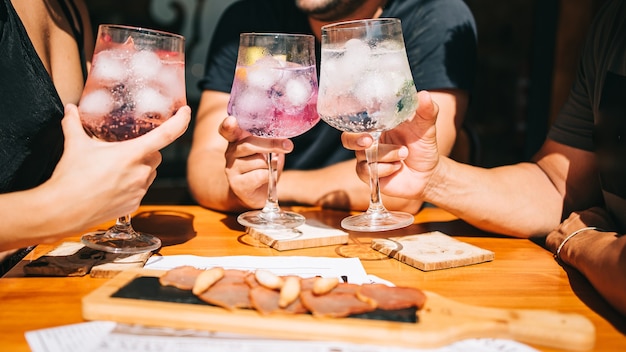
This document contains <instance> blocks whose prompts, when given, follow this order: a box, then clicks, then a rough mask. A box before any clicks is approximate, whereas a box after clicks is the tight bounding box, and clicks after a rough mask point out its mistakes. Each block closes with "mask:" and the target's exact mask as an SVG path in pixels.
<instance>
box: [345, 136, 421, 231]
mask: <svg viewBox="0 0 626 352" xmlns="http://www.w3.org/2000/svg"><path fill="white" fill-rule="evenodd" d="M371 135H372V138H373V139H374V142H373V143H372V145H371V146H370V147H369V148H367V149H366V150H365V156H366V158H367V165H368V167H369V174H370V202H369V206H368V208H367V211H366V212H365V213H363V214H359V215H354V216H349V217H347V218H345V219H343V220H342V221H341V226H342V227H344V228H345V229H348V230H353V231H385V230H393V229H398V228H402V227H405V226H408V225H410V224H412V223H413V220H414V218H413V215H411V214H409V213H403V212H391V211H388V210H387V209H386V208H385V206H384V205H383V202H382V198H381V196H380V183H379V178H378V138H379V137H380V132H374V133H371Z"/></svg>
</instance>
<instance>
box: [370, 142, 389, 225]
mask: <svg viewBox="0 0 626 352" xmlns="http://www.w3.org/2000/svg"><path fill="white" fill-rule="evenodd" d="M379 137H380V133H378V132H377V133H372V138H373V139H374V142H373V143H372V145H371V146H370V147H369V148H367V149H366V150H365V156H366V158H367V165H368V167H369V171H370V204H369V207H368V208H367V214H370V215H371V216H374V217H376V216H381V217H382V216H384V214H385V213H386V212H387V209H385V206H384V205H383V202H382V201H381V197H380V185H379V183H378V138H379Z"/></svg>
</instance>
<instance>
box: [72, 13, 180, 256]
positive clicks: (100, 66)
mask: <svg viewBox="0 0 626 352" xmlns="http://www.w3.org/2000/svg"><path fill="white" fill-rule="evenodd" d="M184 48H185V41H184V37H183V36H181V35H178V34H173V33H167V32H163V31H157V30H151V29H145V28H138V27H130V26H123V25H100V26H99V28H98V37H97V41H96V46H95V50H94V56H93V60H92V66H91V69H90V71H89V75H88V77H87V81H86V83H85V89H84V91H83V95H82V97H81V99H80V102H79V104H78V110H79V113H80V117H81V121H82V124H83V127H84V128H85V130H86V131H87V133H89V134H90V135H91V136H93V137H95V138H97V139H100V140H103V141H107V142H116V141H124V140H128V139H132V138H136V137H139V136H141V135H143V134H145V133H147V132H149V131H151V130H152V129H154V128H157V127H158V126H159V125H161V124H162V123H163V122H164V121H165V120H167V119H169V118H170V117H171V116H173V115H174V114H175V113H176V111H177V110H178V109H179V108H180V107H182V106H184V105H186V104H187V99H186V89H185V53H184ZM81 241H82V243H83V244H85V245H86V246H88V247H91V248H95V249H99V250H103V251H107V252H113V253H141V252H148V251H152V250H155V249H158V248H159V247H160V246H161V240H160V239H159V238H158V237H155V236H152V235H150V234H146V233H140V232H137V231H135V230H134V229H133V228H132V226H131V223H130V215H126V216H123V217H120V218H118V219H117V222H116V224H115V225H114V226H113V227H111V228H110V229H109V230H108V231H104V232H103V231H98V232H91V233H87V234H85V235H83V236H82V238H81Z"/></svg>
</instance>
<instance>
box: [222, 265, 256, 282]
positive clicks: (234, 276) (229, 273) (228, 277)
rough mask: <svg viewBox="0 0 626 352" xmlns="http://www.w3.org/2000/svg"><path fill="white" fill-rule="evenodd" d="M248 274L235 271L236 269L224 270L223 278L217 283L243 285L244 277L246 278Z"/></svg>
mask: <svg viewBox="0 0 626 352" xmlns="http://www.w3.org/2000/svg"><path fill="white" fill-rule="evenodd" d="M249 274H250V272H248V271H243V270H237V269H226V270H224V277H222V279H221V280H220V281H218V282H219V283H238V284H243V283H245V282H246V276H248V275H249Z"/></svg>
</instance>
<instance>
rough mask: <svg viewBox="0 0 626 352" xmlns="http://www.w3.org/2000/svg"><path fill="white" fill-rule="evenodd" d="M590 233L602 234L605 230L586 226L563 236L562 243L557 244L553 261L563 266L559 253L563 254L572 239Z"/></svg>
mask: <svg viewBox="0 0 626 352" xmlns="http://www.w3.org/2000/svg"><path fill="white" fill-rule="evenodd" d="M591 231H597V232H604V231H605V230H603V229H601V228H599V227H596V226H587V227H583V228H580V229H578V230H575V231H573V232H572V233H570V234H569V235H567V236H565V238H564V239H563V241H561V243H560V244H559V246H558V247H557V249H556V251H555V252H554V259H555V260H556V261H557V262H558V263H559V264H564V263H565V262H564V261H563V259H562V257H561V253H562V252H563V250H564V248H565V245H566V244H567V243H568V242H570V241H571V240H572V239H573V238H574V237H576V236H578V235H580V234H582V233H585V232H591Z"/></svg>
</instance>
